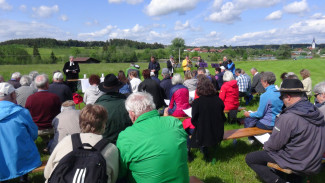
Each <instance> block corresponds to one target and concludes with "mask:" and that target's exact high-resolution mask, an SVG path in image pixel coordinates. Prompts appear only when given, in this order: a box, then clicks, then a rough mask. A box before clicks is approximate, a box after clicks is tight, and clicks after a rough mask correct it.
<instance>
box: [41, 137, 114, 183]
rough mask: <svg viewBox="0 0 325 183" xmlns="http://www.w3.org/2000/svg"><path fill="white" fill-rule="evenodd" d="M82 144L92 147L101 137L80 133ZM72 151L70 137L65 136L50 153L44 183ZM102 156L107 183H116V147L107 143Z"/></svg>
mask: <svg viewBox="0 0 325 183" xmlns="http://www.w3.org/2000/svg"><path fill="white" fill-rule="evenodd" d="M80 138H81V142H82V143H89V144H90V145H92V146H94V145H95V144H96V143H97V142H98V141H100V140H101V139H102V136H101V135H96V134H93V133H81V134H80ZM71 151H72V141H71V136H70V135H69V136H66V137H65V138H63V139H62V141H60V143H59V144H58V145H57V146H56V147H55V149H54V151H53V152H52V154H51V156H50V158H49V160H48V161H47V164H46V166H45V170H44V177H45V179H46V181H45V182H47V181H48V179H49V178H50V176H51V174H52V172H53V170H54V168H55V167H56V166H57V165H58V163H59V161H60V160H61V159H62V158H63V157H64V156H65V155H67V154H68V153H69V152H71ZM102 155H103V157H104V158H105V159H106V173H107V176H108V180H107V183H114V182H116V179H117V176H118V169H119V162H118V160H119V154H118V150H117V148H116V146H115V145H114V144H111V143H109V144H108V145H107V146H106V147H105V148H104V149H103V150H102Z"/></svg>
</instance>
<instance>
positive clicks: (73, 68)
mask: <svg viewBox="0 0 325 183" xmlns="http://www.w3.org/2000/svg"><path fill="white" fill-rule="evenodd" d="M79 72H80V68H79V64H78V63H77V62H74V61H73V56H70V57H69V62H66V63H65V64H64V67H63V73H64V74H65V76H66V78H65V79H66V80H69V79H79ZM68 85H69V87H70V89H71V92H75V91H77V85H78V81H68Z"/></svg>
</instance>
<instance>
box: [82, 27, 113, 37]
mask: <svg viewBox="0 0 325 183" xmlns="http://www.w3.org/2000/svg"><path fill="white" fill-rule="evenodd" d="M114 28H115V27H114V26H112V25H108V26H106V27H105V28H104V29H101V30H99V31H95V32H90V33H79V34H78V36H79V37H88V38H89V37H90V38H96V37H104V36H107V35H108V34H109V33H110V32H111V31H112V29H114Z"/></svg>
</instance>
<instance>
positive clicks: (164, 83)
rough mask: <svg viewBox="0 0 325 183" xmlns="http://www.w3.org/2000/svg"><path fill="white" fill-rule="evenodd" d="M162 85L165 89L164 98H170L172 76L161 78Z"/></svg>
mask: <svg viewBox="0 0 325 183" xmlns="http://www.w3.org/2000/svg"><path fill="white" fill-rule="evenodd" d="M160 87H161V88H162V89H163V90H164V99H170V98H171V96H169V93H170V89H171V88H172V87H173V85H172V80H171V79H170V77H167V78H164V79H163V80H161V82H160Z"/></svg>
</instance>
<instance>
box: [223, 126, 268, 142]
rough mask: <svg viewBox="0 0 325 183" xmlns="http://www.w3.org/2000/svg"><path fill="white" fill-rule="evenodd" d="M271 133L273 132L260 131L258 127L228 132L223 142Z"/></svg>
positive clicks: (224, 135)
mask: <svg viewBox="0 0 325 183" xmlns="http://www.w3.org/2000/svg"><path fill="white" fill-rule="evenodd" d="M271 132H272V130H263V129H260V128H257V127H251V128H241V129H234V130H227V131H225V132H224V134H223V140H229V139H238V138H242V137H250V136H255V135H262V134H265V133H271Z"/></svg>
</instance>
